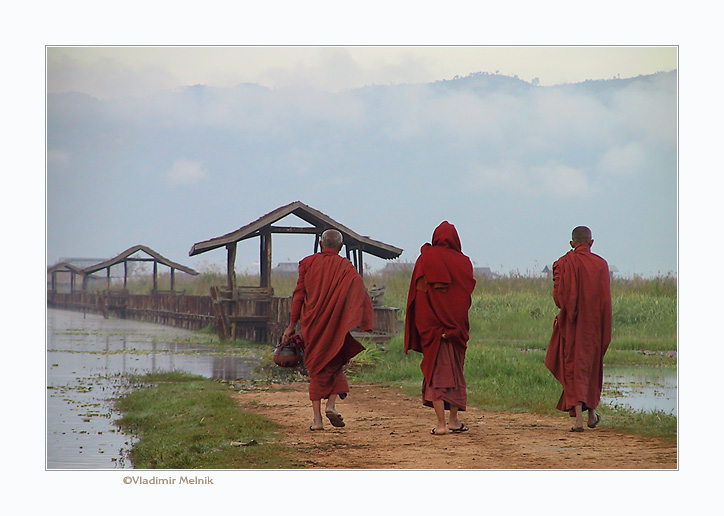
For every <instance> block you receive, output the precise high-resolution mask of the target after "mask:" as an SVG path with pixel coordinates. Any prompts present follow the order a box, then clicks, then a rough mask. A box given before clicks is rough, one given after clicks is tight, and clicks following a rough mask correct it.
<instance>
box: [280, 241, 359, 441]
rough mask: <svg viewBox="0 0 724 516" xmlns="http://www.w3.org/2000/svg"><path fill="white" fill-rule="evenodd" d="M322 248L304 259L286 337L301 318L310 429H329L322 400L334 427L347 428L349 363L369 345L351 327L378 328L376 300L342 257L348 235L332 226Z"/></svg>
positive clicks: (285, 337)
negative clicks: (339, 404)
mask: <svg viewBox="0 0 724 516" xmlns="http://www.w3.org/2000/svg"><path fill="white" fill-rule="evenodd" d="M321 242H322V252H321V253H315V254H313V255H311V256H307V257H306V258H304V259H303V260H302V261H300V262H299V279H298V280H297V286H296V288H295V289H294V294H293V296H292V313H291V320H290V323H289V326H288V327H287V329H286V330H285V331H284V335H283V336H282V341H283V342H285V343H286V342H287V341H288V340H289V338H290V337H291V336H292V334H294V331H295V327H296V325H297V322H299V321H301V330H302V338H303V340H304V342H305V347H304V365H305V366H306V367H307V370H308V371H309V378H310V380H309V399H310V400H311V402H312V415H313V422H312V426H311V427H310V430H323V429H324V425H323V421H322V408H321V407H322V399H326V400H327V403H326V406H325V415H326V416H327V419H329V421H330V423H331V424H332V426H337V427H343V426H345V422H344V419H343V418H342V416H341V415H340V413H339V412H338V411H337V409H336V406H335V402H336V400H337V398H338V397H339V398H340V399H344V398H345V397H346V396H347V393H348V392H349V384H348V383H347V378H346V376H345V374H344V365H345V364H346V363H347V362H348V361H349V360H350V359H351V358H352V357H354V356H355V355H357V354H358V353H359V352H361V351H362V350H364V346H362V344H360V343H359V342H358V341H357V340H356V339H355V338H353V337H352V336H351V335H350V333H349V332H350V330H353V329H355V328H360V329H362V330H364V331H371V330H372V319H373V311H372V300H371V299H370V296H369V294H368V293H367V289H366V287H365V285H364V282H363V281H362V277H361V276H360V275H359V273H358V272H357V269H356V268H355V267H354V265H352V263H351V262H350V261H349V260H348V259H347V258H343V257H341V256H339V251H340V250H341V249H342V243H343V237H342V233H340V232H339V231H337V230H336V229H328V230H327V231H325V232H324V233H322V239H321Z"/></svg>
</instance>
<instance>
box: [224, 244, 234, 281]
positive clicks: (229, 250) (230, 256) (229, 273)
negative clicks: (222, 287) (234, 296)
mask: <svg viewBox="0 0 724 516" xmlns="http://www.w3.org/2000/svg"><path fill="white" fill-rule="evenodd" d="M234 262H236V242H232V243H231V244H227V245H226V285H227V286H228V287H229V290H231V291H232V292H235V291H236V273H235V272H234Z"/></svg>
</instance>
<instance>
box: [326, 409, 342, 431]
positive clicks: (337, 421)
mask: <svg viewBox="0 0 724 516" xmlns="http://www.w3.org/2000/svg"><path fill="white" fill-rule="evenodd" d="M324 415H325V416H327V419H329V422H330V423H332V426H336V427H339V428H341V427H343V426H344V421H343V419H344V418H343V417H342V416H341V415H340V414H338V413H337V412H333V411H331V410H328V411H326V412H325V413H324Z"/></svg>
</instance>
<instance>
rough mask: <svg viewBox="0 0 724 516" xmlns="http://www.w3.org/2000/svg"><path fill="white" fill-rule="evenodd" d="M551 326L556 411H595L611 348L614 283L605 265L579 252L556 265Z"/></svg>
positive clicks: (549, 362) (549, 363)
mask: <svg viewBox="0 0 724 516" xmlns="http://www.w3.org/2000/svg"><path fill="white" fill-rule="evenodd" d="M553 300H554V301H555V303H556V306H558V308H560V309H561V310H560V312H559V313H558V315H557V316H556V318H555V320H554V323H553V335H552V336H551V340H550V343H549V345H548V352H547V353H546V360H545V364H546V367H547V368H548V369H549V370H550V371H551V372H552V373H553V376H555V377H556V380H558V381H559V382H560V384H561V385H562V386H563V394H562V395H561V398H560V400H559V401H558V405H557V408H558V409H559V410H563V411H567V412H569V413H570V414H571V416H575V409H574V405H576V404H578V403H582V404H583V410H587V409H595V408H596V407H597V406H598V403H599V402H600V401H601V389H602V386H603V355H604V354H605V353H606V350H607V349H608V345H609V344H610V342H611V280H610V276H609V271H608V264H607V263H606V260H604V259H603V258H601V257H600V256H598V255H595V254H593V253H592V252H591V248H590V246H589V245H588V244H583V245H579V246H577V247H576V248H575V249H574V250H571V251H569V252H568V253H567V254H565V255H564V256H562V257H561V258H560V259H559V260H558V261H556V262H555V263H554V264H553Z"/></svg>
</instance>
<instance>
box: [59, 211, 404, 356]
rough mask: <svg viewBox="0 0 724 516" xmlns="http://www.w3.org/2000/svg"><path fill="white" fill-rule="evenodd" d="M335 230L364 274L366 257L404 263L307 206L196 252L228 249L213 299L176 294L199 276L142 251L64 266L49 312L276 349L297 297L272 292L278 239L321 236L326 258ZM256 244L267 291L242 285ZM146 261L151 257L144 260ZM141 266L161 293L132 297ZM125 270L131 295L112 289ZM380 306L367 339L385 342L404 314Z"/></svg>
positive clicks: (274, 216)
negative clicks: (102, 283)
mask: <svg viewBox="0 0 724 516" xmlns="http://www.w3.org/2000/svg"><path fill="white" fill-rule="evenodd" d="M288 215H295V216H297V217H298V218H300V219H302V220H303V221H304V222H305V223H306V224H307V226H305V227H294V226H276V225H274V224H275V223H276V222H278V221H279V220H280V219H282V218H284V217H287V216H288ZM327 229H337V230H338V231H340V232H341V233H342V236H343V244H344V246H345V254H346V256H347V258H348V259H350V261H352V262H353V264H354V265H355V267H356V268H357V270H358V271H359V273H360V274H364V267H363V263H364V261H363V253H369V254H372V255H374V256H378V257H381V258H384V259H391V258H397V257H398V256H400V254H401V253H402V249H399V248H396V247H394V246H391V245H389V244H384V243H382V242H379V241H376V240H372V239H371V238H369V237H365V236H360V235H358V234H357V233H355V232H354V231H352V230H350V229H349V228H347V227H345V226H343V225H342V224H339V223H338V222H336V221H334V220H333V219H331V218H330V217H328V216H327V215H325V214H323V213H321V212H319V211H317V210H315V209H314V208H311V207H309V206H307V205H305V204H303V203H301V202H299V201H296V202H294V203H291V204H288V205H286V206H282V207H281V208H278V209H277V210H274V211H273V212H271V213H269V214H267V215H265V216H263V217H261V218H259V219H258V220H256V221H254V222H252V223H251V224H248V225H246V226H244V227H242V228H240V229H238V230H236V231H233V232H231V233H228V234H226V235H223V236H221V237H217V238H212V239H210V240H206V241H204V242H199V243H196V244H194V245H193V246H192V248H191V251H190V252H189V255H191V256H193V255H196V254H200V253H203V252H208V251H212V250H214V249H219V248H224V249H226V252H227V260H226V263H227V282H226V285H220V286H214V287H211V289H210V292H209V295H208V296H197V295H186V294H185V293H184V292H177V291H175V289H174V287H175V284H174V272H175V271H176V270H180V271H182V272H185V273H187V274H191V275H197V274H198V272H196V271H194V270H193V269H191V268H189V267H186V266H184V265H181V264H178V263H175V262H172V261H170V260H168V259H167V258H164V257H163V256H161V255H160V254H159V253H157V252H156V251H154V250H153V249H151V248H149V247H147V246H141V245H139V246H134V247H132V248H130V249H127V250H126V251H124V252H123V253H120V254H119V255H118V256H116V257H115V258H111V259H110V260H106V261H104V262H101V263H98V264H96V265H92V266H90V267H86V268H85V269H79V268H77V267H74V266H73V265H71V264H68V263H60V264H57V265H54V266H52V267H49V268H48V275H49V276H50V278H51V279H50V281H49V288H48V295H47V305H48V307H50V308H59V309H66V310H76V311H82V312H88V313H97V314H102V315H103V316H104V317H111V316H112V317H119V318H125V319H135V320H139V321H146V322H152V323H157V324H166V325H170V326H176V327H180V328H185V329H189V330H200V329H202V328H205V327H207V326H209V325H213V326H214V328H215V330H216V331H217V333H218V335H219V337H220V338H221V339H222V340H229V339H232V340H233V339H245V340H250V341H254V342H266V343H270V344H275V343H276V342H278V340H279V338H280V337H281V335H282V333H283V332H284V329H285V328H286V327H287V325H288V324H289V320H290V314H291V301H292V299H291V297H277V296H275V295H274V291H273V289H272V287H271V268H272V267H271V264H272V253H271V249H272V234H275V233H284V234H293V233H297V234H303V235H314V236H315V240H314V252H317V251H319V250H320V238H321V234H322V233H323V232H324V231H325V230H327ZM253 237H259V239H260V264H261V265H260V275H259V276H260V284H259V286H258V287H255V286H251V287H249V286H245V287H240V286H237V285H236V274H235V272H234V261H235V258H236V246H237V243H238V242H241V241H243V240H247V239H250V238H253ZM140 253H144V254H145V255H146V257H138V255H139V254H140ZM133 261H146V262H153V288H152V291H151V293H150V294H149V295H138V294H130V293H129V291H128V290H127V277H128V263H129V262H133ZM118 265H123V269H124V276H123V288H115V289H114V288H112V282H111V267H113V266H118ZM159 265H163V266H167V267H169V268H170V269H171V275H170V277H171V289H170V290H160V289H159V288H158V281H157V274H158V266H159ZM104 269H105V270H106V288H105V289H104V290H102V291H99V292H96V293H91V292H88V289H87V281H88V279H89V278H91V277H94V274H96V273H98V272H99V271H102V270H104ZM68 273H69V274H70V275H71V281H70V292H67V293H63V292H59V291H58V288H57V281H56V276H57V275H58V274H68ZM76 276H80V277H81V278H82V279H83V281H82V289H81V290H80V291H77V290H75V284H76ZM371 296H372V298H373V300H374V301H377V300H378V299H379V298H380V297H381V296H380V292H377V291H373V292H372V293H371ZM380 304H381V303H378V302H375V303H374V306H373V308H374V328H373V331H372V334H364V337H365V338H368V339H372V340H378V341H384V340H387V339H389V338H390V337H392V336H393V335H395V334H396V333H397V332H398V331H399V323H398V321H397V308H392V307H384V306H379V305H380Z"/></svg>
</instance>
